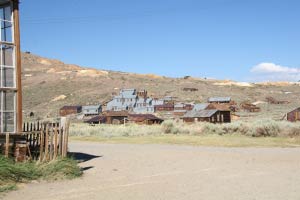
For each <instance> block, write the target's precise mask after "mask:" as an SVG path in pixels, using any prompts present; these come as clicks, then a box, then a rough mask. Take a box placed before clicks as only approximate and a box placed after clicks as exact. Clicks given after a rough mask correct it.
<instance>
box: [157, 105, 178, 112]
mask: <svg viewBox="0 0 300 200" xmlns="http://www.w3.org/2000/svg"><path fill="white" fill-rule="evenodd" d="M158 111H174V104H163V105H155V106H154V112H158Z"/></svg>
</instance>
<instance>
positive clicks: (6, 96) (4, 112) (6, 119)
mask: <svg viewBox="0 0 300 200" xmlns="http://www.w3.org/2000/svg"><path fill="white" fill-rule="evenodd" d="M0 94H1V105H0V110H1V116H0V118H1V125H0V126H1V132H14V131H15V121H16V116H15V113H16V112H15V107H16V106H15V105H16V93H15V92H6V91H2V92H1V93H0Z"/></svg>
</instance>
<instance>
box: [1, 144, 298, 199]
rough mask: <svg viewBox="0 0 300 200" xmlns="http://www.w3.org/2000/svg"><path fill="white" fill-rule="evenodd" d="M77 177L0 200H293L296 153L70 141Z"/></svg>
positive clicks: (38, 185) (28, 188) (39, 185)
mask: <svg viewBox="0 0 300 200" xmlns="http://www.w3.org/2000/svg"><path fill="white" fill-rule="evenodd" d="M70 150H71V151H73V152H81V153H82V154H76V155H77V157H78V158H81V159H83V161H84V162H82V163H81V164H80V165H81V166H82V167H84V169H85V173H84V176H83V177H82V178H79V179H76V180H71V181H59V182H54V183H32V184H28V185H25V186H23V188H22V189H20V190H18V191H14V192H11V193H9V194H8V195H6V197H4V199H6V200H20V199H22V200H35V199H38V200H101V199H105V200H108V199H113V200H114V199H118V200H119V199H126V200H127V199H128V200H135V199H139V200H141V199H155V200H157V199H171V200H176V199H196V200H199V199H205V200H213V199H216V200H220V199H222V200H224V199H228V200H235V199H243V200H248V199H249V200H255V199H258V200H264V199H272V200H276V199H278V200H283V199H289V200H299V199H300V149H299V148H294V149H293V148H214V147H191V146H176V145H125V144H99V143H88V142H76V143H72V144H70Z"/></svg>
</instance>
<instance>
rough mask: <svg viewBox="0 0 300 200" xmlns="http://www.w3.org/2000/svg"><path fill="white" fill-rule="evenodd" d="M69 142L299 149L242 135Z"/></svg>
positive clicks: (294, 142) (288, 142) (296, 141)
mask: <svg viewBox="0 0 300 200" xmlns="http://www.w3.org/2000/svg"><path fill="white" fill-rule="evenodd" d="M71 141H91V142H100V143H108V144H119V143H121V144H122V143H124V144H177V145H194V146H214V147H300V138H286V137H284V138H282V137H276V138H272V137H263V138H254V137H247V136H242V135H225V136H220V135H202V136H195V135H157V136H140V137H139V136H132V137H112V138H106V137H101V136H100V137H99V136H72V137H71Z"/></svg>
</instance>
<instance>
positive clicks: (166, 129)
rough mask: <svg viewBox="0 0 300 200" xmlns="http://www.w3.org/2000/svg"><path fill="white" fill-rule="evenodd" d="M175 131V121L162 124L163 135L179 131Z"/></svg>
mask: <svg viewBox="0 0 300 200" xmlns="http://www.w3.org/2000/svg"><path fill="white" fill-rule="evenodd" d="M174 129H175V127H174V122H173V121H171V120H166V121H164V122H163V123H162V130H163V133H165V134H169V133H174V132H176V133H177V131H178V130H174Z"/></svg>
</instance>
